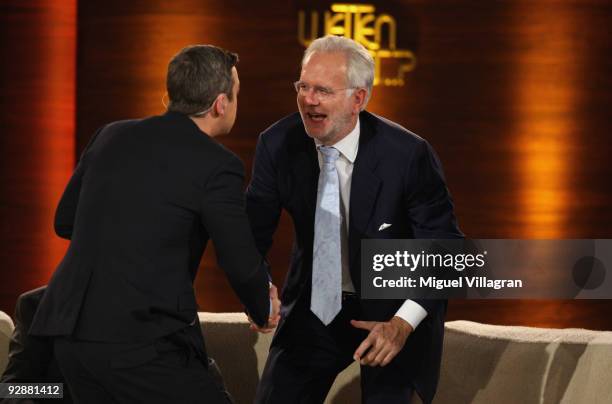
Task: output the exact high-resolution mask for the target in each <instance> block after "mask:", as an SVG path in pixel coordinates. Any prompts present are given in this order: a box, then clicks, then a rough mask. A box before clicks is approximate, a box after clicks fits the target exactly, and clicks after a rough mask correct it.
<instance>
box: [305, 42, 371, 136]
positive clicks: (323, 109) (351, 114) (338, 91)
mask: <svg viewBox="0 0 612 404" xmlns="http://www.w3.org/2000/svg"><path fill="white" fill-rule="evenodd" d="M300 82H302V83H304V84H305V85H306V86H308V87H309V88H308V90H307V91H303V92H298V95H297V104H298V109H299V110H300V115H301V116H302V121H303V122H304V128H305V129H306V133H307V134H308V136H310V137H312V138H315V139H317V140H319V141H321V142H322V143H323V144H325V145H333V144H335V143H337V142H338V141H340V140H341V139H342V138H344V137H345V136H346V135H348V134H349V133H350V131H351V130H353V128H354V127H355V125H356V124H357V117H358V116H359V111H360V108H361V105H363V102H364V99H365V90H363V89H359V90H355V91H351V92H350V93H349V94H350V95H347V91H346V90H345V89H346V88H347V87H350V85H349V84H348V80H347V61H346V56H345V55H344V54H343V53H338V52H336V53H329V52H314V53H313V54H312V55H310V57H309V58H308V59H307V60H306V62H305V63H304V64H303V66H302V73H301V74H300ZM315 88H325V89H330V90H332V92H333V93H332V94H329V95H326V96H324V97H322V96H321V95H320V94H319V93H317V91H315V90H314V89H315Z"/></svg>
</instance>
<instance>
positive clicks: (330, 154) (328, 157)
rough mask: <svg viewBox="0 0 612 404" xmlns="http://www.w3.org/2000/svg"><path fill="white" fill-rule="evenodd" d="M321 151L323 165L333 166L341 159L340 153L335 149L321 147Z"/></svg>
mask: <svg viewBox="0 0 612 404" xmlns="http://www.w3.org/2000/svg"><path fill="white" fill-rule="evenodd" d="M319 150H320V151H321V155H322V156H323V164H330V163H332V164H333V163H335V162H336V160H338V157H340V152H339V151H338V149H336V148H335V147H330V146H320V147H319Z"/></svg>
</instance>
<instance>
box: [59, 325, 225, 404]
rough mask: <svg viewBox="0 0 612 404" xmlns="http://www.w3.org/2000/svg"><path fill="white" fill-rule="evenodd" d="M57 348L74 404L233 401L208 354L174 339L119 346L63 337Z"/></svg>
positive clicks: (207, 403) (218, 402)
mask: <svg viewBox="0 0 612 404" xmlns="http://www.w3.org/2000/svg"><path fill="white" fill-rule="evenodd" d="M54 346H55V355H56V357H57V361H58V363H59V366H60V369H61V371H62V373H63V374H64V377H65V378H66V383H67V385H68V388H69V389H70V392H71V393H72V397H73V399H74V401H75V402H76V403H87V404H96V403H100V404H102V403H105V404H106V403H186V404H189V403H206V404H209V403H210V404H227V403H228V402H229V401H228V399H227V397H226V395H225V394H224V393H223V392H222V389H221V388H220V386H218V385H217V384H216V383H215V381H214V380H213V378H212V377H211V375H210V373H209V370H208V367H207V365H206V357H205V354H204V357H202V355H200V354H199V353H198V351H197V350H196V349H194V348H193V347H190V346H188V345H186V344H184V343H181V340H179V341H177V340H176V338H162V339H160V340H157V341H154V342H152V343H151V342H149V343H138V344H136V343H135V344H123V343H121V344H115V343H100V342H89V341H78V340H74V339H71V338H66V337H60V338H56V339H55V343H54Z"/></svg>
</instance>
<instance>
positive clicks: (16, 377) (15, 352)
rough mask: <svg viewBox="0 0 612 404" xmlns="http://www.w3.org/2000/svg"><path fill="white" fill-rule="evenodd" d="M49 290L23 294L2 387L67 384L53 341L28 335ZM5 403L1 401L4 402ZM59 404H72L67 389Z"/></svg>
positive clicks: (42, 288) (29, 400)
mask: <svg viewBox="0 0 612 404" xmlns="http://www.w3.org/2000/svg"><path fill="white" fill-rule="evenodd" d="M45 289H46V287H45V286H42V287H40V288H37V289H34V290H30V291H28V292H25V293H23V294H22V295H21V296H19V298H18V299H17V304H16V306H15V330H14V331H13V335H12V336H11V342H10V344H9V361H8V364H7V366H6V369H5V370H4V373H3V374H2V377H0V383H65V381H64V377H63V376H62V373H61V372H60V369H59V367H58V365H57V362H56V360H55V358H54V357H53V341H52V340H51V339H50V338H46V337H34V336H31V335H28V330H29V328H30V325H31V324H32V318H33V317H34V313H35V312H36V309H37V307H38V305H39V303H40V299H41V298H42V296H43V294H44V293H45ZM0 401H1V400H0ZM2 402H3V403H4V402H7V403H18V402H19V403H24V404H25V403H38V402H47V400H43V399H40V400H37V399H23V400H14V399H11V400H9V399H6V400H4V401H2ZM56 402H57V403H71V402H72V400H71V398H70V392H69V391H68V388H67V386H66V385H64V397H63V398H62V399H57V400H56Z"/></svg>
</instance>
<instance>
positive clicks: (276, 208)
mask: <svg viewBox="0 0 612 404" xmlns="http://www.w3.org/2000/svg"><path fill="white" fill-rule="evenodd" d="M246 206H247V214H248V215H249V220H250V222H251V228H252V229H253V235H254V237H255V242H256V243H257V249H258V250H259V252H260V253H261V254H262V255H264V256H265V255H266V254H267V253H268V251H269V250H270V247H271V246H272V236H273V235H274V232H275V231H276V228H277V227H278V221H279V219H280V214H281V202H280V196H279V192H278V186H277V179H276V169H275V167H274V163H273V161H272V157H271V156H270V152H269V150H268V148H267V146H266V143H265V137H264V136H263V135H261V136H260V137H259V140H258V142H257V148H256V150H255V160H254V163H253V173H252V176H251V183H250V184H249V186H248V188H247V192H246Z"/></svg>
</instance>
